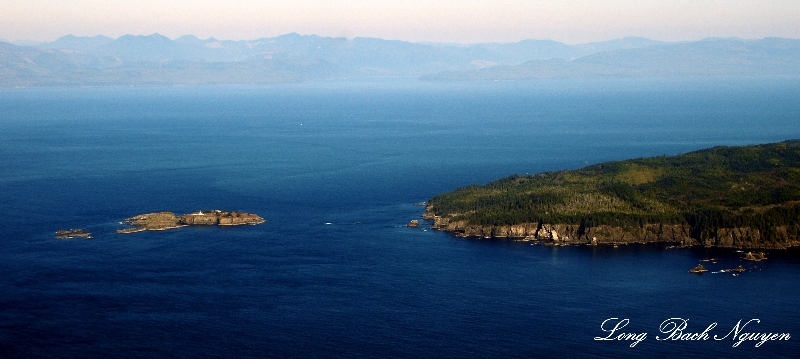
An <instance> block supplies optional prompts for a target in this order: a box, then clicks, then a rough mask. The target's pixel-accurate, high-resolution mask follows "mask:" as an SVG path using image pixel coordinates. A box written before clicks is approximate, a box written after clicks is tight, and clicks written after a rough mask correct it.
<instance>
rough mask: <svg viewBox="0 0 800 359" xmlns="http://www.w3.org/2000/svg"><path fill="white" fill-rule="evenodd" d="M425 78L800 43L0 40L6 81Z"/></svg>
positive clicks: (746, 71)
mask: <svg viewBox="0 0 800 359" xmlns="http://www.w3.org/2000/svg"><path fill="white" fill-rule="evenodd" d="M388 76H392V77H419V78H421V79H423V80H429V81H473V80H525V79H547V78H586V77H681V76H723V77H731V76H734V77H742V76H744V77H800V40H795V39H782V38H766V39H762V40H742V39H736V38H728V39H717V38H712V39H705V40H701V41H695V42H679V43H665V42H659V41H654V40H649V39H644V38H637V37H629V38H623V39H618V40H611V41H604V42H594V43H588V44H580V45H567V44H563V43H560V42H557V41H551V40H523V41H520V42H516V43H505V44H501V43H483V44H473V45H452V44H438V43H412V42H405V41H396V40H383V39H376V38H355V39H344V38H330V37H320V36H315V35H310V36H301V35H298V34H294V33H293V34H287V35H282V36H278V37H274V38H262V39H257V40H241V41H230V40H217V39H214V38H209V39H205V40H202V39H199V38H197V37H195V36H192V35H186V36H182V37H179V38H177V39H174V40H172V39H169V38H167V37H164V36H162V35H159V34H153V35H149V36H133V35H125V36H122V37H119V38H117V39H112V38H109V37H105V36H94V37H76V36H72V35H67V36H64V37H62V38H60V39H58V40H56V41H53V42H47V43H40V44H37V45H36V46H20V45H15V44H11V43H8V42H2V41H0V87H15V86H118V85H172V84H229V83H241V84H247V83H273V82H298V81H309V80H322V79H337V78H365V77H388Z"/></svg>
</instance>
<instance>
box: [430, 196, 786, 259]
mask: <svg viewBox="0 0 800 359" xmlns="http://www.w3.org/2000/svg"><path fill="white" fill-rule="evenodd" d="M422 218H423V219H426V220H429V221H432V223H431V228H432V229H434V230H437V231H442V232H448V233H450V234H452V235H454V236H456V237H460V238H494V239H509V240H515V241H535V242H541V243H544V244H548V245H602V244H604V245H621V244H648V243H666V244H674V245H675V246H677V247H692V246H705V247H719V248H732V249H787V248H792V247H800V241H797V240H787V241H786V242H782V243H766V242H763V241H761V240H760V239H761V233H760V232H759V231H758V230H755V229H753V228H749V227H734V228H717V229H716V231H713V232H712V231H708V232H700V238H697V237H695V236H693V234H696V233H698V231H696V230H695V228H693V227H692V226H691V225H689V224H688V223H686V224H644V225H639V226H629V227H615V226H608V225H600V226H593V227H586V226H582V225H581V224H571V223H519V224H513V225H499V226H484V225H476V224H469V223H468V222H467V221H466V220H459V221H453V220H451V217H442V216H438V215H436V214H435V212H434V210H433V206H432V205H428V206H427V207H426V209H425V213H424V214H423V215H422Z"/></svg>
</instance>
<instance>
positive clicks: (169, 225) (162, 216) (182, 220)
mask: <svg viewBox="0 0 800 359" xmlns="http://www.w3.org/2000/svg"><path fill="white" fill-rule="evenodd" d="M264 222H266V220H264V219H263V218H261V217H259V216H258V215H255V214H252V213H245V212H241V211H234V212H229V211H220V210H211V211H198V212H194V213H189V214H184V215H182V216H178V215H175V213H172V212H156V213H146V214H140V215H138V216H134V217H131V218H128V219H126V220H125V221H123V222H122V223H124V224H128V225H131V226H133V227H132V228H125V229H118V230H117V233H123V234H128V233H136V232H142V231H163V230H167V229H173V228H180V227H186V226H190V225H207V226H214V225H217V226H239V225H245V224H248V225H256V224H261V223H264Z"/></svg>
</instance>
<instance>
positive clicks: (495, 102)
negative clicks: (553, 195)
mask: <svg viewBox="0 0 800 359" xmlns="http://www.w3.org/2000/svg"><path fill="white" fill-rule="evenodd" d="M798 98H800V83H798V82H797V81H747V80H730V81H719V80H681V81H666V82H665V81H656V80H624V81H623V80H620V81H606V80H603V81H599V80H598V81H541V82H531V83H517V82H497V83H470V84H438V83H434V84H431V83H421V82H418V81H416V80H405V79H401V80H381V81H351V82H317V83H309V84H291V85H270V86H224V87H137V88H73V89H23V90H0V163H2V168H3V170H2V171H0V203H3V206H0V216H2V217H1V218H3V219H4V225H3V226H1V227H0V241H1V242H0V243H2V251H0V263H2V264H0V357H9V358H11V357H48V358H52V357H110V356H113V357H197V356H221V357H398V358H417V357H444V358H456V357H458V358H462V357H486V358H488V357H492V358H496V357H546V356H558V357H564V356H568V355H577V354H580V355H581V356H584V357H608V356H645V355H652V356H655V357H663V356H674V357H689V356H701V357H734V356H735V357H762V358H775V357H787V358H788V357H794V356H795V353H796V351H797V349H798V345H797V340H796V339H794V338H793V339H791V340H789V341H782V342H767V343H765V344H764V345H762V346H761V347H759V348H755V347H754V343H752V342H746V343H743V344H741V345H740V346H739V347H736V348H734V347H732V345H733V344H734V343H735V342H734V341H732V340H724V341H713V340H710V341H697V342H672V341H668V342H667V341H658V340H656V336H657V335H662V336H663V334H661V333H659V324H660V323H662V321H664V320H665V319H668V318H686V319H689V329H688V330H689V331H697V332H701V331H703V330H704V329H706V327H707V326H708V325H710V324H711V323H714V322H716V323H718V324H719V325H718V327H717V328H718V329H716V331H715V332H714V333H715V334H719V335H720V336H723V335H725V334H727V332H728V331H729V330H730V329H731V328H732V327H733V326H734V325H735V324H736V323H737V321H739V320H740V319H744V320H745V321H747V320H749V319H752V318H759V319H760V320H761V322H760V323H758V324H750V326H748V330H752V331H759V332H780V333H791V334H793V335H800V325H798V324H797V323H800V314H798V311H797V310H796V303H797V301H798V293H797V292H796V289H795V286H796V283H797V279H798V276H799V275H800V257H799V256H798V255H797V252H796V251H774V253H771V256H770V260H768V261H767V262H764V263H763V264H759V266H762V267H763V270H762V271H758V272H747V273H744V274H742V275H741V276H739V277H732V276H730V275H725V274H706V275H702V276H697V275H691V274H688V273H687V272H686V270H687V269H689V268H691V267H693V266H695V265H696V264H697V263H698V262H699V260H700V259H702V258H705V257H707V256H716V257H722V258H723V259H722V260H721V262H720V264H719V266H720V268H722V267H727V266H730V267H734V266H736V265H738V264H739V263H740V260H739V257H738V255H737V254H736V253H734V252H733V251H730V250H705V249H700V248H693V249H680V250H666V249H663V248H661V247H659V246H622V247H620V248H611V247H597V248H590V247H561V248H552V247H544V246H538V245H530V244H525V243H516V242H510V241H495V240H477V239H473V240H465V239H458V238H455V237H453V236H451V235H448V234H445V233H440V232H434V231H431V230H429V229H427V227H426V226H425V225H423V226H421V227H420V228H408V227H405V224H406V223H407V222H408V221H409V220H411V219H415V218H418V217H419V216H420V215H421V213H422V211H423V208H422V207H420V206H415V205H414V203H419V202H422V201H425V200H426V199H428V198H429V197H431V196H433V195H435V194H438V193H441V192H445V191H449V190H452V189H455V188H457V187H459V186H464V185H468V184H473V183H485V182H487V181H491V180H494V179H497V178H501V177H505V176H507V175H510V174H513V173H518V174H524V173H537V172H542V171H552V170H560V169H573V168H579V167H583V166H586V165H589V164H593V163H598V162H602V161H609V160H621V159H627V158H636V157H646V156H656V155H662V154H667V155H674V154H678V153H685V152H689V151H693V150H697V149H701V148H707V147H712V146H718V145H747V144H757V143H767V142H778V141H783V140H787V139H797V138H800V102H798V101H797V99H798ZM200 209H224V210H243V211H246V212H253V213H257V214H259V215H261V216H262V217H264V218H266V219H267V220H268V222H267V223H265V224H262V225H259V226H252V227H251V226H248V227H237V228H218V227H207V228H203V227H190V228H183V229H180V230H172V231H164V232H144V233H137V234H131V235H119V234H116V233H114V230H115V229H118V228H120V227H121V225H119V223H118V222H119V221H121V220H123V219H124V218H127V217H130V216H133V215H136V214H140V213H147V212H155V211H174V212H177V213H189V212H193V211H196V210H200ZM423 224H424V223H423ZM77 227H84V228H86V229H87V231H89V232H92V233H93V235H94V238H92V239H89V240H86V239H70V240H55V239H54V232H55V230H58V229H66V228H77ZM608 318H629V319H630V324H629V326H628V327H627V328H626V330H629V331H636V332H647V333H648V337H647V339H646V340H644V341H643V342H641V343H639V344H638V345H636V346H635V347H634V348H630V347H629V345H630V342H629V341H619V342H616V341H595V340H593V338H595V337H598V336H605V335H606V333H604V332H603V331H601V329H600V325H601V323H602V322H603V321H604V320H605V319H608ZM751 328H752V329H751Z"/></svg>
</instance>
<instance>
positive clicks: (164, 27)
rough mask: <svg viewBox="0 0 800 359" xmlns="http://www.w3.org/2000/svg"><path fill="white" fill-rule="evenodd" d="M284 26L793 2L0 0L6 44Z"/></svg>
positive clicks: (740, 29)
mask: <svg viewBox="0 0 800 359" xmlns="http://www.w3.org/2000/svg"><path fill="white" fill-rule="evenodd" d="M291 32H297V33H300V34H303V35H312V34H314V35H320V36H332V37H346V38H353V37H379V38H384V39H396V40H405V41H413V42H426V41H429V42H447V43H477V42H516V41H520V40H524V39H551V40H556V41H561V42H565V43H569V44H577V43H586V42H592V41H603V40H611V39H617V38H622V37H626V36H641V37H646V38H650V39H655V40H662V41H687V40H699V39H702V38H706V37H741V38H749V39H756V38H763V37H773V36H774V37H788V38H800V0H691V1H689V0H561V1H555V0H553V1H541V0H382V1H381V0H373V1H366V0H281V1H277V0H262V1H258V0H225V1H219V0H167V1H164V0H158V1H157V0H139V1H124V0H0V38H2V39H5V40H10V41H14V40H30V41H53V40H55V39H57V38H59V37H61V36H64V35H67V34H72V35H75V36H95V35H105V36H109V37H113V38H117V37H119V36H122V35H125V34H132V35H150V34H153V33H159V34H162V35H164V36H167V37H170V38H173V39H174V38H177V37H179V36H182V35H186V34H192V35H195V36H198V37H200V38H203V39H205V38H208V37H215V38H217V39H221V40H251V39H257V38H262V37H274V36H278V35H283V34H287V33H291Z"/></svg>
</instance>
